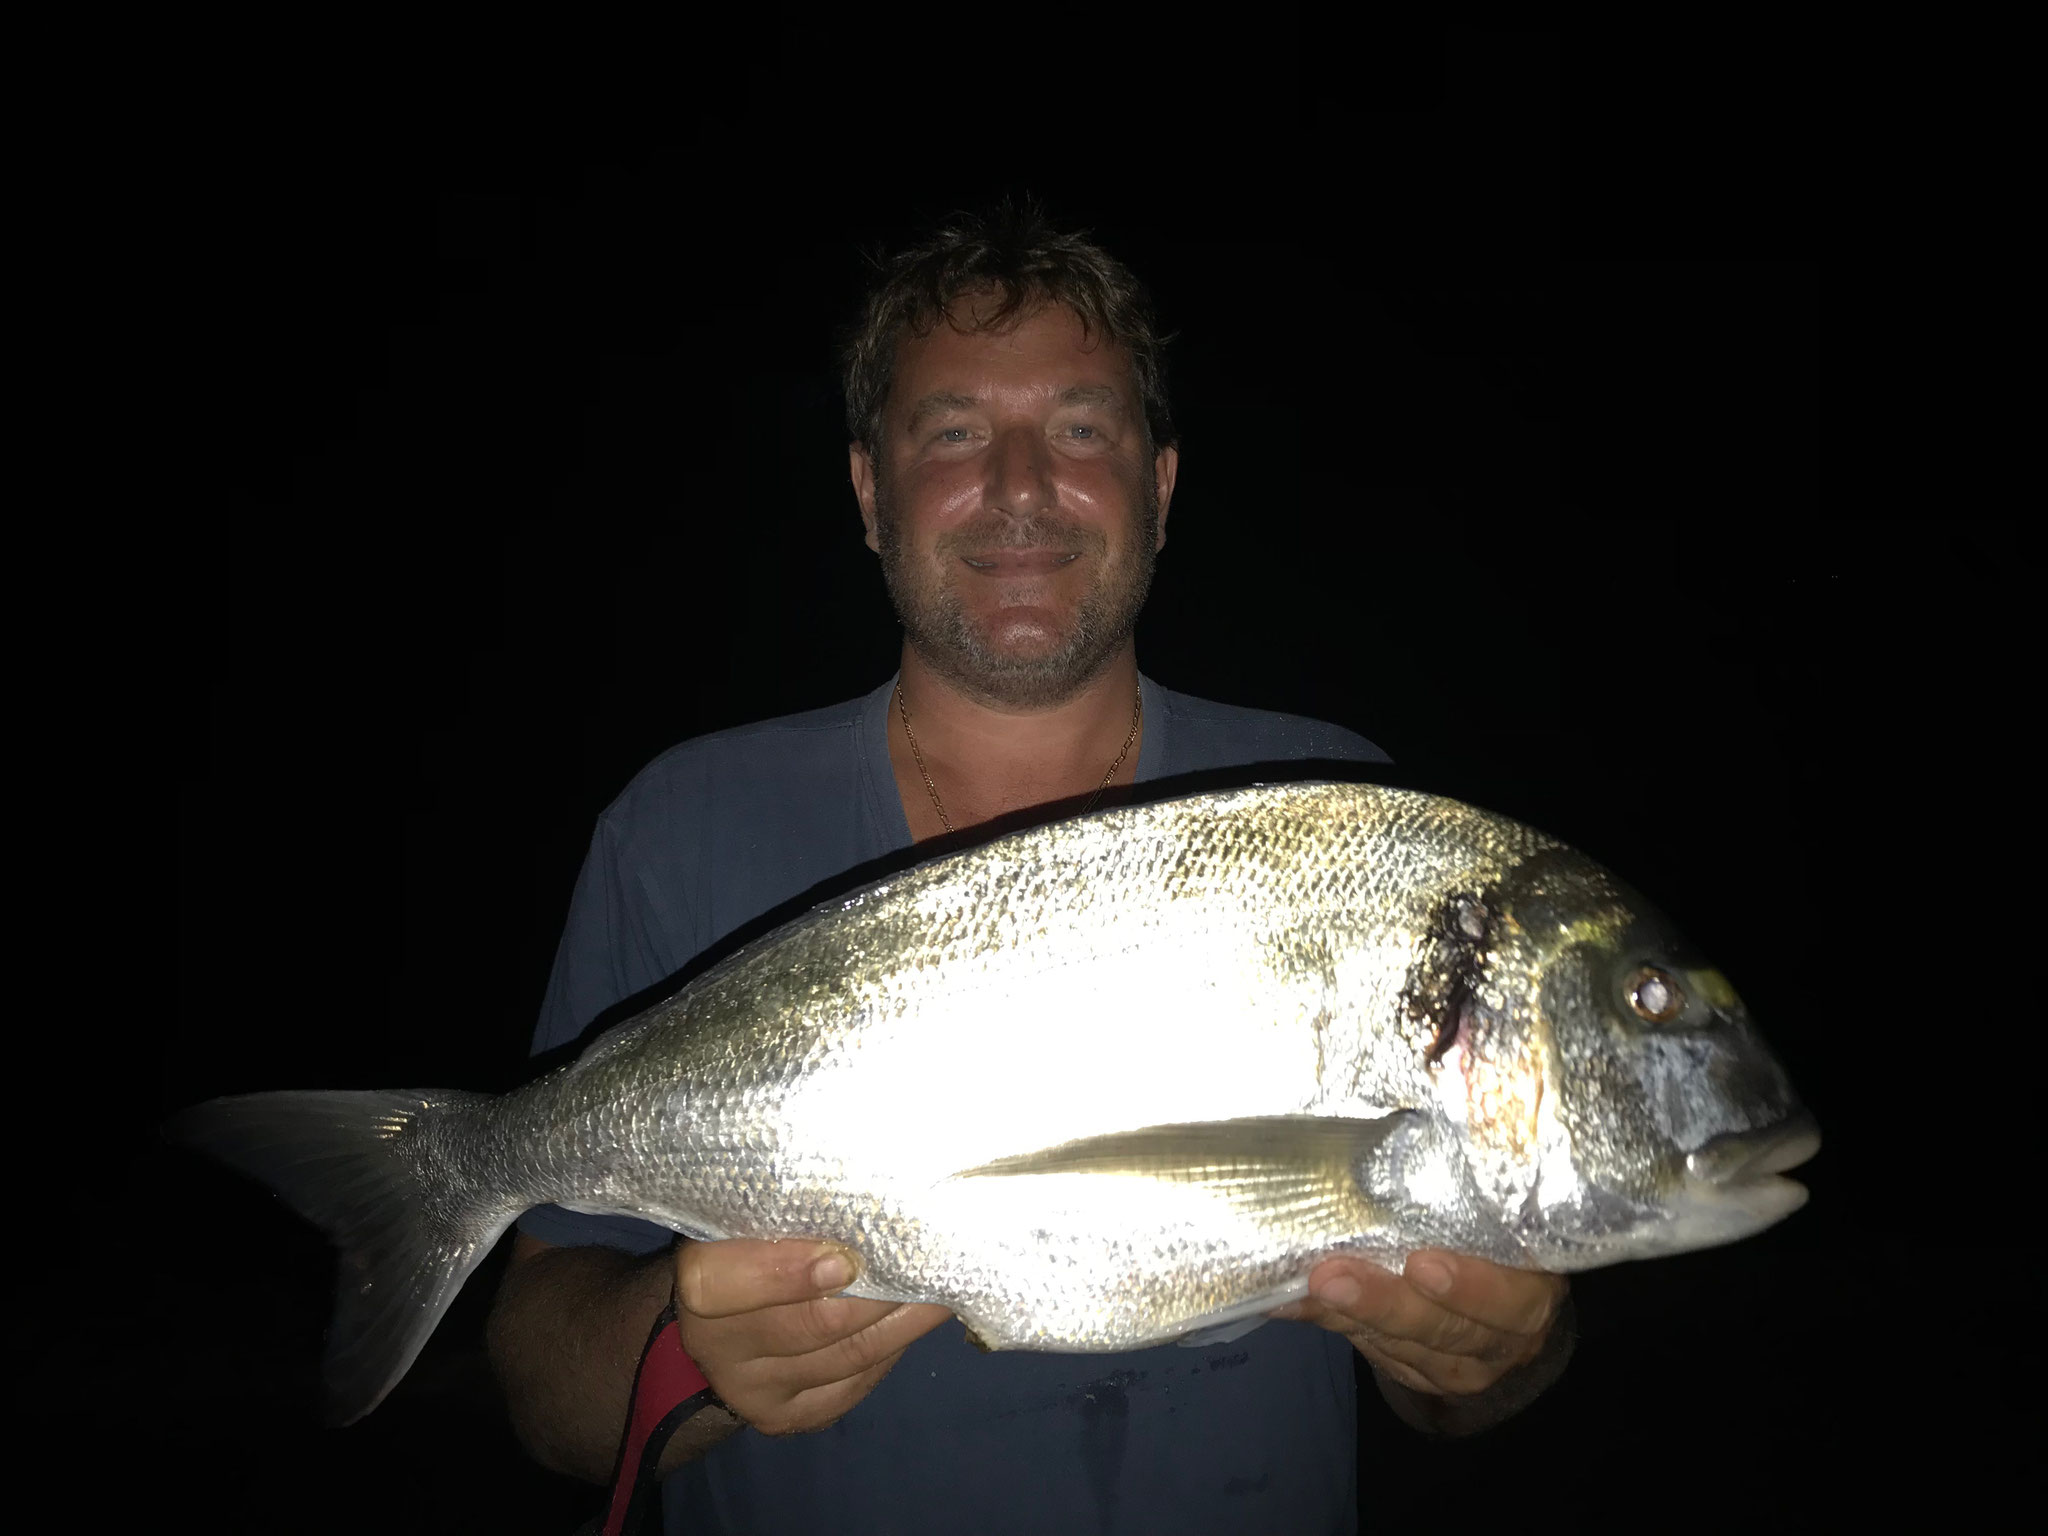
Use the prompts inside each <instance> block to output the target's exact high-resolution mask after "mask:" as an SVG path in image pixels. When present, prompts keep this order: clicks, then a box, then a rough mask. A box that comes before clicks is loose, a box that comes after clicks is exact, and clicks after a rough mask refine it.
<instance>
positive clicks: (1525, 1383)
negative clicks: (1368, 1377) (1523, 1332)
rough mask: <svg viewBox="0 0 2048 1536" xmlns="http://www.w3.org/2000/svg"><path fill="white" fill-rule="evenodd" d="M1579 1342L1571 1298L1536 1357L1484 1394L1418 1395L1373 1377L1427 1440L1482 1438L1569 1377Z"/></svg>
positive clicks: (1396, 1410) (1382, 1393)
mask: <svg viewBox="0 0 2048 1536" xmlns="http://www.w3.org/2000/svg"><path fill="white" fill-rule="evenodd" d="M1577 1338H1578V1316H1577V1313H1576V1312H1575V1311H1574V1309H1573V1306H1572V1299H1571V1297H1570V1296H1569V1295H1567V1296H1566V1297H1565V1300H1564V1305H1563V1306H1562V1307H1560V1308H1559V1309H1558V1314H1557V1316H1556V1317H1555V1318H1554V1319H1552V1321H1551V1324H1550V1334H1549V1337H1547V1338H1546V1339H1545V1340H1544V1341H1543V1348H1542V1350H1541V1351H1540V1352H1538V1354H1537V1355H1536V1358H1535V1359H1533V1360H1531V1361H1529V1362H1528V1363H1527V1364H1526V1365H1522V1366H1518V1367H1516V1368H1515V1369H1514V1370H1512V1371H1509V1372H1508V1373H1507V1374H1506V1375H1505V1376H1503V1377H1501V1379H1500V1380H1499V1381H1497V1382H1495V1383H1494V1384H1493V1385H1492V1386H1490V1387H1488V1388H1487V1389H1486V1390H1485V1391H1484V1392H1475V1393H1472V1394H1471V1395H1470V1396H1466V1397H1459V1396H1456V1395H1454V1394H1451V1393H1443V1394H1436V1393H1430V1392H1417V1391H1416V1390H1415V1389H1414V1388H1412V1387H1405V1386H1403V1385H1402V1384H1401V1383H1400V1382H1398V1381H1395V1380H1393V1379H1391V1378H1390V1377H1388V1376H1385V1375H1383V1374H1382V1373H1381V1372H1379V1371H1378V1370H1375V1371H1374V1372H1373V1373H1372V1374H1373V1380H1374V1382H1375V1383H1376V1384H1377V1385H1378V1386H1379V1389H1380V1396H1381V1397H1382V1398H1384V1399H1386V1404H1387V1406H1388V1407H1389V1408H1391V1409H1393V1410H1394V1416H1395V1417H1396V1418H1398V1419H1399V1420H1400V1421H1401V1422H1402V1423H1404V1424H1406V1425H1408V1426H1409V1427H1410V1428H1411V1429H1419V1430H1421V1431H1422V1432H1423V1433H1424V1434H1426V1435H1444V1436H1457V1435H1476V1434H1478V1433H1479V1431H1480V1430H1482V1429H1491V1428H1492V1427H1493V1426H1494V1425H1496V1424H1498V1423H1500V1422H1501V1421H1502V1420H1504V1419H1508V1418H1512V1417H1513V1416H1514V1415H1515V1414H1518V1413H1520V1412H1521V1411H1522V1410H1523V1409H1524V1408H1526V1407H1528V1406H1529V1405H1530V1404H1531V1403H1533V1402H1534V1401H1536V1399H1537V1398H1538V1397H1539V1396H1540V1395H1542V1393H1543V1392H1544V1391H1546V1390H1547V1389H1548V1388H1549V1387H1550V1386H1551V1385H1552V1384H1553V1383H1554V1382H1555V1381H1556V1380H1557V1378H1558V1377H1560V1376H1562V1375H1563V1374H1564V1368H1565V1364H1566V1362H1567V1361H1569V1360H1570V1359H1571V1356H1572V1346H1573V1345H1574V1343H1575V1342H1576V1341H1577Z"/></svg>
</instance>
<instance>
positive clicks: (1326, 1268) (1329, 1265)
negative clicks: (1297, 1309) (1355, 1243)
mask: <svg viewBox="0 0 2048 1536" xmlns="http://www.w3.org/2000/svg"><path fill="white" fill-rule="evenodd" d="M1308 1283H1309V1301H1310V1304H1311V1305H1314V1306H1319V1307H1320V1308H1321V1309H1322V1310H1323V1311H1324V1312H1325V1313H1329V1314H1335V1317H1334V1318H1333V1319H1332V1320H1333V1321H1335V1322H1336V1323H1337V1324H1338V1326H1340V1327H1343V1326H1346V1325H1347V1324H1355V1325H1357V1326H1359V1327H1362V1328H1364V1329H1365V1330H1367V1332H1368V1333H1369V1334H1370V1335H1371V1336H1374V1337H1379V1338H1392V1339H1406V1340H1408V1341H1410V1342H1412V1343H1416V1344H1421V1345H1423V1346H1425V1347H1426V1348H1429V1349H1434V1350H1442V1351H1448V1352H1456V1351H1457V1350H1459V1349H1460V1348H1471V1347H1472V1346H1473V1344H1474V1342H1475V1335H1476V1334H1477V1333H1478V1332H1480V1331H1481V1330H1480V1328H1479V1325H1478V1324H1476V1323H1474V1322H1472V1321H1471V1320H1470V1319H1468V1318H1463V1317H1459V1316H1457V1315H1456V1314H1454V1313H1451V1312H1447V1311H1445V1310H1444V1309H1443V1308H1442V1307H1440V1306H1438V1305H1437V1304H1436V1302H1435V1301H1434V1300H1432V1299H1431V1298H1430V1297H1428V1296H1425V1295H1423V1294H1422V1292H1420V1291H1418V1290H1417V1289H1416V1288H1415V1287H1414V1285H1412V1284H1411V1283H1410V1282H1409V1281H1408V1280H1406V1279H1404V1278H1403V1277H1402V1276H1400V1275H1397V1274H1394V1273H1393V1272H1392V1271H1391V1270H1386V1269H1382V1268H1381V1267H1380V1266H1379V1265H1377V1264H1373V1263H1369V1262H1367V1261H1366V1260H1364V1259H1327V1260H1325V1261H1324V1262H1323V1263H1321V1264H1318V1265H1317V1266H1316V1267H1315V1269H1314V1271H1313V1272H1312V1273H1311V1274H1310V1275H1309V1281H1308ZM1309 1315H1310V1317H1311V1318H1312V1320H1314V1321H1322V1320H1323V1319H1322V1318H1319V1317H1315V1315H1314V1314H1313V1313H1310V1314H1309Z"/></svg>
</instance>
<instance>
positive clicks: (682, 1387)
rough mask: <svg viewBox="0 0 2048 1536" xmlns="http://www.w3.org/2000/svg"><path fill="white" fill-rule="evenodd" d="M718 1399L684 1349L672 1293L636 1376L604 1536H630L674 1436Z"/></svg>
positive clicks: (658, 1320)
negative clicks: (655, 1473)
mask: <svg viewBox="0 0 2048 1536" xmlns="http://www.w3.org/2000/svg"><path fill="white" fill-rule="evenodd" d="M717 1401H718V1398H717V1395H716V1394H715V1393H713V1392H712V1390H711V1383H710V1382H708V1381H706V1380H705V1379H704V1373H703V1372H702V1371H700V1370H698V1369H697V1362H696V1361H694V1360H692V1359H691V1358H690V1357H689V1356H688V1355H686V1354H684V1353H683V1337H682V1330H681V1328H680V1327H678V1326H677V1324H676V1304H675V1300H674V1298H673V1297H671V1298H670V1300H669V1304H668V1305H667V1306H665V1307H663V1308H662V1309H661V1315H660V1316H659V1317H657V1318H655V1320H654V1329H653V1331H652V1332H651V1333H649V1334H648V1336H647V1347H646V1348H645V1349H643V1350H641V1352H640V1366H639V1369H638V1370H637V1371H635V1372H634V1375H633V1402H632V1406H631V1408H630V1409H629V1410H628V1411H627V1415H626V1436H625V1440H624V1441H623V1442H622V1443H621V1445H620V1446H619V1464H618V1467H617V1469H616V1470H615V1471H614V1472H613V1474H612V1496H611V1504H610V1507H609V1508H608V1510H607V1511H606V1514H605V1521H604V1526H603V1536H625V1532H626V1531H628V1530H630V1529H631V1528H632V1526H633V1524H634V1523H636V1522H637V1521H638V1519H639V1517H640V1515H641V1514H642V1513H643V1512H644V1510H645V1507H646V1506H647V1505H648V1504H649V1503H650V1502H651V1501H652V1498H653V1493H654V1470H655V1468H656V1467H657V1466H658V1465H659V1464H660V1462H661V1453H662V1450H663V1449H664V1448H665V1447H666V1446H667V1445H668V1439H669V1436H670V1435H672V1434H674V1433H675V1430H676V1426H677V1425H679V1424H681V1423H682V1422H683V1421H684V1420H685V1419H687V1418H689V1417H690V1416H691V1415H692V1414H693V1413H695V1412H696V1411H697V1410H698V1409H699V1408H702V1407H704V1406H705V1405H706V1404H708V1403H715V1402H717Z"/></svg>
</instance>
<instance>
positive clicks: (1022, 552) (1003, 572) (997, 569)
mask: <svg viewBox="0 0 2048 1536" xmlns="http://www.w3.org/2000/svg"><path fill="white" fill-rule="evenodd" d="M1080 558H1081V552H1080V551H1079V550H1065V549H992V550H989V551H987V552H986V553H983V554H979V555H962V556H961V557H960V561H961V563H962V564H963V565H966V566H969V567H970V568H972V569H974V570H977V571H986V572H987V573H988V574H989V575H991V576H1039V575H1043V574H1045V573H1046V572H1048V571H1056V570H1058V569H1059V568H1060V567H1062V566H1065V565H1071V564H1073V563H1074V562H1075V561H1076V560H1078V559H1080Z"/></svg>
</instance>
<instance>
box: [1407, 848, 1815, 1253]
mask: <svg viewBox="0 0 2048 1536" xmlns="http://www.w3.org/2000/svg"><path fill="white" fill-rule="evenodd" d="M1479 900H1480V901H1481V903H1482V910H1483V913H1484V928H1485V930H1486V932H1485V938H1484V940H1483V942H1482V943H1481V944H1480V945H1478V946H1475V948H1476V949H1477V951H1478V953H1477V954H1476V955H1475V957H1474V961H1473V964H1472V967H1471V976H1472V984H1471V985H1469V986H1468V987H1466V988H1465V989H1463V993H1462V995H1461V996H1460V998H1459V999H1458V1002H1459V1006H1458V1010H1457V1017H1456V1018H1455V1020H1454V1021H1453V1025H1452V1033H1451V1034H1450V1036H1449V1039H1448V1042H1447V1044H1446V1047H1445V1048H1444V1049H1443V1050H1442V1052H1441V1058H1440V1061H1439V1063H1438V1065H1437V1066H1436V1067H1435V1068H1434V1070H1436V1071H1437V1072H1438V1073H1439V1096H1440V1098H1445V1099H1447V1100H1449V1101H1451V1102H1453V1103H1456V1104H1457V1105H1458V1106H1459V1108H1460V1110H1461V1111H1462V1120H1463V1124H1464V1129H1465V1134H1466V1139H1467V1157H1468V1161H1470V1162H1471V1164H1472V1166H1473V1171H1474V1173H1475V1175H1476V1176H1477V1181H1478V1183H1479V1184H1480V1185H1481V1187H1482V1188H1490V1189H1491V1190H1492V1191H1493V1192H1494V1195H1495V1198H1496V1200H1497V1202H1498V1208H1499V1209H1500V1211H1501V1213H1502V1217H1503V1220H1504V1222H1505V1224H1506V1225H1507V1226H1508V1227H1509V1229H1510V1231H1511V1232H1512V1233H1513V1234H1514V1236H1515V1238H1516V1239H1517V1241H1518V1242H1519V1243H1520V1244H1521V1246H1522V1247H1523V1249H1524V1251H1525V1252H1527V1253H1528V1254H1529V1256H1530V1258H1531V1259H1532V1260H1533V1261H1534V1262H1536V1263H1538V1264H1540V1265H1541V1266H1543V1267H1544V1268H1547V1269H1553V1270H1575V1269H1588V1268H1593V1267H1596V1266H1598V1265H1603V1264H1611V1263H1615V1262H1617V1261H1620V1260H1623V1259H1634V1258H1648V1257H1652V1256H1655V1255H1658V1254H1666V1253H1681V1252H1685V1251H1688V1250H1690V1249H1695V1248H1705V1247H1712V1246H1715V1245H1717V1244H1721V1243H1728V1242H1734V1241H1736V1240H1738V1239H1740V1238H1744V1237H1748V1236H1750V1235H1752V1234H1753V1233H1756V1232H1760V1231H1762V1230H1763V1229H1764V1228H1766V1227H1769V1226H1771V1225H1773V1224H1774V1223H1776V1222H1778V1221H1781V1220H1783V1219H1784V1218H1785V1217H1786V1216H1789V1215H1791V1214H1792V1212H1794V1211H1796V1210H1798V1209H1799V1208H1800V1206H1802V1205H1804V1204H1805V1203H1806V1195H1807V1192H1806V1189H1805V1187H1804V1186H1803V1185H1800V1184H1798V1183H1795V1182H1794V1181H1793V1180H1791V1179H1787V1178H1785V1177H1783V1176H1782V1175H1783V1174H1784V1172H1785V1170H1787V1169H1789V1168H1793V1167H1796V1166H1797V1165H1798V1164H1800V1163H1802V1162H1804V1161H1806V1159H1807V1158H1809V1157H1811V1156H1812V1155H1813V1154H1814V1153H1815V1152H1816V1151H1817V1150H1818V1149H1819V1146H1820V1133H1819V1129H1818V1127H1817V1126H1816V1124H1815V1122H1814V1119H1813V1117H1812V1115H1811V1114H1809V1113H1808V1112H1807V1111H1806V1110H1805V1108H1804V1107H1803V1106H1802V1105H1801V1104H1800V1102H1799V1099H1798V1096H1797V1095H1796V1094H1795V1093H1794V1091H1793V1088H1792V1084H1791V1081H1790V1079H1789V1078H1788V1077H1787V1075H1786V1073H1785V1070H1784V1068H1783V1067H1782V1066H1781V1065H1780V1064H1779V1062H1778V1060H1777V1058H1776V1057H1775V1056H1774V1055H1773V1054H1772V1052H1771V1050H1770V1048H1769V1046H1768V1045H1766V1044H1765V1042H1764V1040H1763V1038H1762V1036H1761V1035H1760V1034H1759V1033H1758V1031H1757V1028H1756V1026H1755V1024H1754V1023H1753V1021H1752V1020H1751V1018H1750V1014H1749V1010H1748V1008H1747V1007H1746V1006H1745V1005H1744V1003H1743V1001H1742V999H1741V998H1740V997H1739V996H1738V995H1737V994H1736V991H1735V989H1734V987H1733V986H1731V985H1730V984H1729V982H1728V981H1727V979H1726V978H1725V977H1724V976H1722V974H1721V973H1720V972H1719V971H1718V970H1716V969H1715V968H1714V967H1713V966H1712V965H1711V964H1709V963H1708V962H1707V961H1706V959H1705V958H1704V957H1703V956H1702V955H1700V954H1699V952H1698V951H1697V950H1695V949H1694V948H1693V947H1692V946H1691V945H1690V944H1689V943H1687V942H1686V940H1685V939H1684V938H1683V937H1682V936H1680V934H1679V933H1678V932H1677V930H1676V929H1675V928H1674V927H1673V925H1672V924H1671V923H1670V922H1669V921H1668V920H1667V919H1666V918H1664V917H1663V915H1662V914H1660V913H1659V912H1657V911H1656V909H1655V908H1654V907H1652V906H1651V905H1650V904H1649V903H1648V902H1647V901H1645V900H1644V899H1643V898H1642V897H1641V896H1639V895H1638V894H1636V893H1635V892H1633V891H1631V890H1629V889H1628V888H1627V887H1626V886H1624V885H1623V884H1622V883H1621V882H1620V881H1618V880H1616V879H1615V878H1614V877H1613V876H1612V875H1610V874H1608V873H1607V871H1605V870H1604V869H1602V868H1601V867H1600V866H1599V865H1597V864H1594V863H1593V862H1592V861H1590V860H1587V859H1585V858H1583V857H1581V856H1579V855H1576V854H1572V853H1569V852H1568V851H1566V850H1562V849H1560V850H1555V851H1554V852H1552V853H1547V854H1543V855H1538V856H1537V857H1535V858H1532V859H1530V860H1528V861H1526V862H1525V863H1524V864H1523V865H1522V866H1521V867H1519V868H1518V869H1517V870H1515V871H1514V872H1513V873H1512V874H1511V875H1510V876H1509V877H1508V878H1507V879H1505V880H1503V881H1502V882H1501V883H1500V884H1499V886H1497V887H1496V888H1494V889H1492V890H1490V891H1488V892H1486V893H1485V894H1484V895H1483V896H1482V897H1480V898H1479ZM1452 920H1453V921H1454V922H1457V921H1460V920H1462V921H1463V922H1464V923H1465V925H1466V926H1467V927H1468V928H1470V929H1472V930H1474V931H1477V930H1478V928H1479V926H1480V925H1479V924H1478V923H1475V922H1474V921H1473V920H1472V918H1471V916H1470V914H1469V912H1466V913H1464V915H1463V916H1462V919H1461V918H1460V916H1459V915H1458V914H1457V913H1454V914H1453V919H1452Z"/></svg>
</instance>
